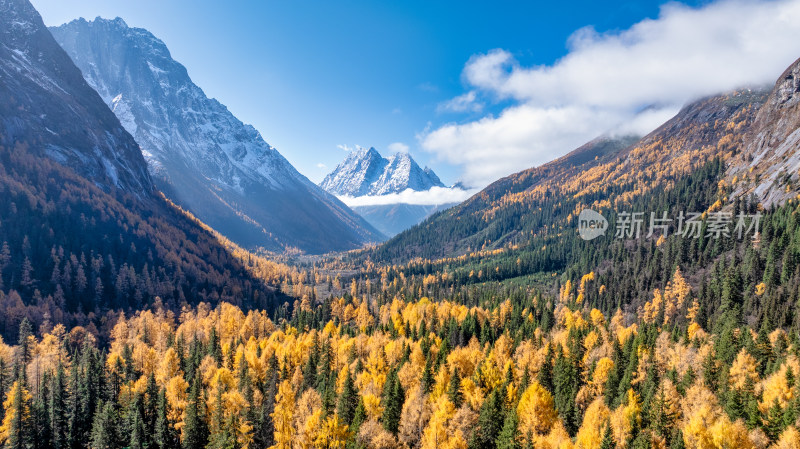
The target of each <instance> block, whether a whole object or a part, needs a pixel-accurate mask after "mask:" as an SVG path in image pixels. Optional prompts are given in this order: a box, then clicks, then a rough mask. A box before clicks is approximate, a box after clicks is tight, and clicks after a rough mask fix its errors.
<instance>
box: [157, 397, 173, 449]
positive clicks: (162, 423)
mask: <svg viewBox="0 0 800 449" xmlns="http://www.w3.org/2000/svg"><path fill="white" fill-rule="evenodd" d="M153 440H154V442H155V444H156V447H158V449H174V448H176V447H177V446H178V444H177V435H176V433H175V429H174V428H173V427H172V423H170V422H169V403H168V402H167V392H166V390H164V389H163V388H162V389H160V390H159V391H158V405H157V409H156V426H155V432H154V434H153Z"/></svg>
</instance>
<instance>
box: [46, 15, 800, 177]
mask: <svg viewBox="0 0 800 449" xmlns="http://www.w3.org/2000/svg"><path fill="white" fill-rule="evenodd" d="M33 3H34V5H35V6H36V7H37V9H38V10H39V11H40V13H41V14H42V16H43V18H44V21H45V23H46V24H47V25H58V24H61V23H64V22H66V21H69V20H71V19H74V18H77V17H85V18H89V19H91V18H94V17H96V16H102V17H106V18H113V17H116V16H119V17H122V18H123V19H125V21H126V22H127V23H128V25H130V26H137V27H143V28H147V29H148V30H150V31H151V32H153V34H155V35H156V36H157V37H159V38H161V39H162V40H163V41H164V42H165V43H166V44H167V46H168V47H169V49H170V51H171V52H172V55H173V57H174V58H175V59H176V60H178V61H179V62H181V63H182V64H184V65H185V66H186V67H187V69H188V71H189V74H190V76H191V77H192V78H193V80H194V81H195V83H196V84H198V85H199V86H200V87H201V88H203V89H204V90H205V92H206V94H207V95H209V96H210V97H215V98H217V99H218V100H220V101H221V102H222V103H223V104H225V105H227V106H228V108H229V109H230V110H231V111H232V112H233V113H234V114H235V115H237V116H238V117H239V118H240V119H241V120H242V121H244V122H246V123H251V124H253V125H254V126H255V127H256V128H257V129H258V130H259V131H260V132H261V133H262V134H263V136H264V137H265V139H266V140H267V141H268V142H269V143H271V144H272V145H274V146H276V147H277V148H278V150H279V151H281V153H282V154H284V156H286V157H287V159H289V161H290V162H292V163H293V164H294V165H295V166H296V167H297V168H298V170H300V171H301V172H302V173H303V174H305V175H306V176H308V177H309V178H310V179H311V180H313V181H315V182H318V181H320V180H321V178H322V177H323V176H324V175H325V174H326V173H327V172H328V171H330V170H331V169H332V168H333V167H334V166H335V165H336V164H337V163H338V162H340V161H341V160H342V159H343V158H344V156H345V153H344V152H343V151H342V150H341V149H340V148H339V146H351V147H352V146H354V145H361V146H375V147H376V148H377V149H378V150H379V151H381V152H382V153H383V154H384V155H388V154H389V153H390V150H389V148H390V145H391V144H393V143H402V144H403V145H406V146H407V147H408V148H409V150H410V152H411V154H412V155H413V156H414V158H415V159H417V160H418V161H419V162H420V164H421V165H424V164H427V165H430V166H431V167H433V168H434V169H435V171H437V173H439V175H440V177H441V178H442V179H443V180H444V181H445V182H446V183H453V182H455V181H457V180H459V179H461V178H464V179H466V180H467V181H468V182H469V183H471V184H474V185H483V184H486V183H487V182H489V181H490V180H491V179H496V178H497V177H499V176H503V175H506V174H509V173H511V172H514V171H518V170H521V169H524V168H527V167H528V166H530V165H533V164H535V163H541V162H544V161H545V160H548V159H552V158H554V157H556V156H558V155H560V154H563V153H564V152H566V151H568V149H569V148H570V147H571V146H573V145H574V143H575V142H580V141H585V140H588V139H587V136H589V137H588V138H591V137H592V136H593V135H592V134H593V133H597V130H598V129H600V130H602V129H605V128H609V127H613V126H612V125H615V123H616V122H613V121H609V122H606V121H601V122H600V123H599V124H598V126H597V127H582V128H581V129H580V130H579V131H580V132H578V131H575V130H572V129H571V130H570V133H572V134H569V133H568V134H569V135H568V138H567V137H563V136H562V135H561V134H559V135H557V136H549V135H548V134H547V133H546V132H544V131H543V132H540V133H539V134H536V135H535V136H534V137H533V138H532V137H531V136H528V135H524V133H523V134H521V135H520V137H519V139H518V140H519V141H517V142H503V143H502V148H500V147H498V152H497V157H502V158H504V159H505V158H508V161H507V162H506V163H504V164H500V165H496V166H495V165H493V164H491V163H488V162H492V161H488V162H487V160H486V156H485V154H486V153H489V154H491V153H492V151H493V150H494V148H493V144H492V139H493V137H492V136H497V135H499V136H501V137H502V139H505V138H506V137H507V136H513V135H516V134H517V131H516V128H514V126H517V125H514V126H511V127H507V126H506V125H505V124H504V123H505V122H503V120H505V119H504V117H506V116H509V117H510V116H511V115H513V114H515V113H516V114H519V112H520V108H522V107H530V108H536V107H539V106H541V108H545V109H546V110H547V111H551V112H552V110H553V108H562V107H564V106H571V105H572V104H573V103H576V101H577V100H575V99H574V98H571V97H570V95H569V94H566V93H564V94H562V96H561V97H555V98H550V97H547V98H542V96H541V95H538V94H535V93H532V91H536V90H537V89H538V92H541V91H542V90H543V89H544V90H547V91H553V92H561V90H562V89H561V86H555V87H554V86H553V85H552V82H550V83H551V84H544V85H542V84H537V83H541V79H542V77H543V76H544V74H545V72H548V73H549V72H557V71H558V70H560V69H561V68H563V67H562V66H566V64H564V61H565V60H567V59H570V58H569V57H570V56H571V55H576V54H577V55H578V56H580V54H583V53H587V52H589V50H591V49H592V48H594V49H595V50H596V49H597V48H598V46H600V47H602V48H605V47H603V46H604V45H605V46H606V47H608V46H610V45H611V44H610V43H609V41H613V40H614V39H617V40H620V41H622V43H621V44H620V43H619V42H617V44H618V45H620V46H622V47H623V48H622V50H621V51H622V52H623V53H624V52H625V51H627V50H629V49H630V48H629V47H635V46H636V42H634V43H630V42H629V41H630V40H631V39H628V38H630V34H631V33H633V32H634V31H635V30H636V29H640V31H641V29H643V30H644V31H642V32H641V33H639V34H636V33H634V34H633V38H632V39H633V40H636V39H639V40H642V41H647V40H648V39H650V40H656V41H658V39H661V40H662V41H663V38H662V37H661V36H662V35H663V34H664V33H670V32H671V33H677V34H680V33H681V28H680V27H678V28H677V30H673V31H663V29H661V31H659V30H660V29H658V27H657V25H658V24H659V23H661V22H664V24H665V27H663V28H664V29H670V28H675V27H670V26H666V25H669V24H670V23H678V25H681V26H686V24H685V23H684V22H687V21H688V22H687V23H691V21H692V20H701V21H702V20H705V19H703V17H705V16H703V14H706V16H711V15H713V16H719V15H722V14H730V15H734V16H735V15H736V14H739V12H737V11H739V10H742V9H744V10H745V11H744V13H745V14H747V15H748V16H750V15H752V14H751V13H748V11H747V8H742V7H741V5H744V4H747V5H750V4H753V5H757V6H753V7H754V8H757V9H758V10H759V11H761V10H765V9H768V7H774V5H776V4H777V5H779V6H781V5H782V6H781V7H782V8H784V9H789V10H790V11H789V12H790V13H791V14H793V13H794V11H795V8H794V7H795V6H796V3H797V2H787V1H782V2H763V3H760V2H746V3H744V2H743V3H741V4H740V3H735V2H731V1H726V2H717V3H708V2H699V3H693V4H691V5H688V6H687V7H685V8H684V7H680V6H678V5H676V4H672V6H668V7H667V8H668V9H670V8H671V9H670V10H672V11H673V13H671V15H670V14H669V13H668V12H664V10H662V9H661V3H663V2H657V1H631V2H609V1H597V0H594V1H582V0H581V1H572V2H549V1H548V2H530V1H527V2H522V1H519V2H514V1H498V2H493V3H492V4H491V5H490V4H489V3H488V2H477V1H457V2H443V1H442V2H438V1H430V0H427V1H416V0H414V1H402V2H401V1H387V2H376V1H366V0H365V1H340V2H330V1H319V2H309V1H241V0H232V1H226V2H218V1H198V0H192V1H188V0H169V1H164V0H155V1H154V0H137V1H130V0H33ZM720 3H721V4H722V6H719V4H720ZM725 5H728V6H729V7H728V8H727V9H726V8H724V6H725ZM731 5H733V6H731ZM765 5H766V6H765ZM787 5H788V6H787ZM714 8H717V9H716V10H715V9H714ZM675 11H677V12H675ZM709 11H710V12H709ZM720 11H722V12H720ZM772 13H774V11H773V12H770V11H765V12H764V15H765V16H768V15H769V14H772ZM684 16H686V17H689V19H686V17H684ZM682 17H683V19H682ZM734 18H736V17H734ZM670 20H671V21H672V22H669V21H670ZM681 20H683V22H681ZM651 23H655V25H654V27H655V28H656V30H655V31H652V32H651V31H648V29H649V28H648V24H651ZM794 23H796V22H794ZM643 24H644V25H643ZM719 26H720V27H724V26H725V25H724V24H720V25H719ZM587 27H590V28H587ZM637 27H638V28H637ZM587 30H592V31H587ZM712 31H713V30H712ZM717 31H719V30H717ZM713 32H715V33H716V34H719V33H718V32H716V31H713ZM737 32H738V31H737ZM626 33H627V34H626ZM648 33H649V34H648ZM781 33H783V34H781ZM787 33H788V32H785V30H784V28H780V27H778V30H777V31H775V32H774V33H773V34H777V36H773V37H774V39H775V40H778V39H784V38H787V37H794V36H786V34H787ZM626 36H628V38H626ZM744 37H745V38H748V39H749V38H750V37H747V36H744ZM695 39H700V40H702V39H703V36H702V35H701V36H699V37H696V38H695ZM709 39H712V38H709ZM670 42H671V41H669V39H667V41H666V42H661V41H658V42H657V44H659V45H657V46H656V47H655V48H661V49H664V50H663V51H664V52H666V53H668V52H669V49H670V48H672V46H671V44H670ZM770 42H771V41H770ZM794 42H800V39H795V40H794ZM794 42H793V43H791V44H784V45H783V48H782V49H781V50H780V51H777V50H775V51H773V52H772V53H776V54H775V55H772V54H770V55H768V56H769V58H771V59H768V62H769V64H771V65H770V66H769V67H768V68H766V69H765V70H763V71H760V72H758V73H757V74H749V73H748V74H747V76H744V81H745V82H754V83H756V82H766V81H768V80H769V79H770V78H769V77H768V76H767V75H765V73H766V74H769V73H772V74H773V75H774V76H773V75H769V76H772V77H773V78H774V77H777V75H778V74H780V71H781V70H782V69H781V70H777V69H776V68H775V67H781V65H783V66H784V67H785V65H786V64H788V63H790V62H791V61H792V60H793V59H790V58H789V57H790V56H791V55H792V54H795V57H797V56H800V44H795V43H794ZM611 43H613V42H611ZM714 45H717V46H719V45H723V46H724V45H725V44H724V43H722V44H720V43H719V42H716V41H715V43H714ZM602 48H601V49H602ZM714 48H715V47H713V46H712V47H710V50H709V49H707V50H706V51H709V52H710V51H713V49H714ZM737 48H738V47H735V46H734V48H732V51H735V50H737ZM587 49H588V50H587ZM756 50H758V51H759V52H760V53H763V51H762V50H759V49H756ZM659 51H660V50H659ZM795 52H796V53H795ZM768 53H769V52H768ZM594 54H597V51H595V53H594ZM601 54H602V52H601ZM634 56H635V54H634ZM758 57H761V56H758ZM621 58H623V60H625V61H627V59H624V56H621ZM753 58H756V56H753ZM573 59H576V58H573ZM629 59H630V58H629ZM667 59H668V58H667ZM729 59H730V58H729ZM751 59H752V58H751ZM786 61H788V62H786ZM752 63H753V61H752V60H746V61H736V64H738V65H736V67H739V66H746V65H748V64H750V65H752ZM578 66H580V64H578ZM701 68H702V67H701ZM564 70H566V69H564ZM775 70H777V71H775ZM592 72H593V69H592V68H591V65H588V69H587V72H586V73H585V75H586V76H587V77H591V76H592V74H593V73H592ZM567 73H571V72H567ZM517 75H519V76H517ZM608 76H610V77H612V78H613V74H610V75H608ZM563 78H564V79H570V76H569V75H568V74H567V75H564V76H563ZM576 78H580V77H576ZM687 78H691V77H687ZM734 78H735V79H733V80H723V82H721V86H720V89H722V88H729V87H730V85H731V83H734V82H735V83H739V84H741V83H742V80H741V78H742V77H739V78H736V77H734ZM517 79H519V80H521V81H519V82H517V81H516V80H517ZM559 79H560V78H559ZM712 81H713V80H712ZM712 81H709V82H708V83H704V84H703V88H702V89H699V90H698V91H696V92H695V91H692V92H691V94H692V95H701V94H705V93H706V92H707V91H713V90H714V89H715V87H714V86H715V85H714V84H713V82H712ZM575 82H576V83H581V81H575ZM689 82H692V81H691V79H687V80H686V83H689ZM726 82H727V84H726ZM525 83H528V84H527V85H528V86H530V89H527V90H526V89H525V88H521V87H520V85H525ZM681 86H682V85H681ZM681 86H676V87H675V89H679V88H680V87H681ZM584 87H586V88H587V89H589V88H591V86H588V87H587V86H584ZM614 88H621V89H625V90H627V86H622V87H612V89H611V90H612V91H613V89H614ZM595 89H596V88H595ZM573 90H574V89H573V88H571V87H570V86H569V85H568V84H567V85H564V86H563V91H564V92H568V91H573ZM644 90H646V89H644ZM665 95H666V98H671V97H669V93H666V94H664V93H661V94H658V95H654V96H653V98H650V97H648V95H645V94H643V96H640V97H636V98H634V99H632V100H631V102H628V103H625V104H624V105H622V106H619V107H618V105H616V104H615V101H614V100H613V99H611V100H609V99H608V98H606V99H602V98H601V99H598V100H597V102H595V103H597V104H595V103H592V104H590V106H591V107H592V108H598V107H599V108H600V109H592V110H593V111H595V113H598V114H602V115H603V116H613V117H615V120H617V121H618V122H620V123H621V122H622V121H625V120H629V119H630V117H631V114H633V113H631V112H628V111H627V110H628V109H631V110H637V111H641V109H642V107H643V106H652V105H654V104H656V105H664V104H663V103H664V101H663V99H664V98H665ZM453 99H457V100H456V101H453ZM686 100H687V97H686V96H681V95H678V96H677V98H676V99H675V101H674V102H672V101H667V102H666V103H671V104H669V105H666V106H669V107H665V109H664V110H663V111H662V113H661V114H660V115H658V116H656V117H650V118H649V120H650V121H649V122H647V123H648V125H647V126H649V123H650V122H653V123H656V122H657V120H661V119H662V118H663V117H666V116H668V114H671V113H674V110H675V108H676V107H677V106H679V105H680V103H682V102H685V101H686ZM578 103H580V101H578ZM609 104H610V105H611V106H609ZM603 107H611V108H613V109H614V113H608V111H607V110H604V109H602V108H603ZM620 108H622V109H625V110H626V112H625V113H620V115H619V116H618V117H617V116H616V115H614V114H616V111H617V110H618V109H620ZM528 112H530V111H528ZM637 113H638V112H637ZM626 114H627V115H626ZM532 117H533V118H526V119H525V120H528V121H527V122H525V123H531V122H530V120H533V121H534V122H536V123H541V124H542V125H541V126H544V127H546V128H547V130H552V129H556V128H557V127H556V128H553V126H550V125H547V123H549V122H548V121H547V119H543V120H539V119H537V118H536V117H537V116H536V115H533V116H532ZM575 117H578V118H580V117H582V116H581V115H580V114H578V115H575V116H567V117H566V118H565V119H564V123H567V122H569V121H570V120H575ZM637 117H638V116H637ZM506 121H508V120H506ZM589 121H592V120H589ZM617 124H618V123H617ZM490 125H491V126H495V128H491V126H490ZM565 126H566V125H565ZM603 127H605V128H603ZM487 129H489V130H488V131H486V130H487ZM498 129H499V130H498ZM547 130H545V131H547ZM562 134H563V133H562ZM537 136H541V139H545V138H547V139H548V140H547V142H553V145H552V147H551V148H547V149H544V150H543V149H542V148H540V147H533V146H530V147H529V146H527V145H526V143H525V142H528V141H531V139H533V140H536V139H537V138H538V137H537ZM562 137H563V138H562ZM465 139H466V140H465ZM502 139H501V140H502ZM391 148H402V145H394V146H392V147H391ZM462 148H463V151H464V158H463V159H464V160H460V158H459V156H460V154H459V152H460V151H462V150H461V149H462ZM504 149H505V150H504ZM482 154H483V155H482Z"/></svg>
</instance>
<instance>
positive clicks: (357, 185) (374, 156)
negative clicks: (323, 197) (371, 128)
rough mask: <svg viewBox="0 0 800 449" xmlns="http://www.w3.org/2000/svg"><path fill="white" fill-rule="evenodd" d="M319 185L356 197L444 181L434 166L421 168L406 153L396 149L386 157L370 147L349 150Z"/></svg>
mask: <svg viewBox="0 0 800 449" xmlns="http://www.w3.org/2000/svg"><path fill="white" fill-rule="evenodd" d="M320 186H321V187H322V188H323V189H325V190H327V191H328V192H330V193H332V194H334V195H339V196H351V197H359V196H364V195H386V194H390V193H400V192H403V191H404V190H406V189H411V190H414V191H418V192H419V191H425V190H429V189H430V188H431V187H444V184H442V181H441V180H439V177H438V176H436V173H434V172H433V170H431V169H430V168H428V167H425V168H424V169H422V168H420V166H419V165H417V163H416V162H415V161H414V159H413V158H411V156H410V155H409V154H408V153H402V152H400V153H396V154H394V155H393V156H391V157H389V158H388V159H387V158H384V157H382V156H381V155H380V153H378V151H377V150H375V148H372V147H370V148H358V149H356V150H355V151H351V152H350V153H349V154H348V155H347V157H346V158H345V160H344V161H343V162H342V163H340V164H339V165H337V166H336V168H335V169H334V170H333V172H331V173H330V174H328V176H326V177H325V179H323V180H322V182H321V183H320Z"/></svg>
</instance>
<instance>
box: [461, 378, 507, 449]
mask: <svg viewBox="0 0 800 449" xmlns="http://www.w3.org/2000/svg"><path fill="white" fill-rule="evenodd" d="M503 425H504V420H503V399H502V397H501V394H500V393H499V392H498V390H497V389H494V390H492V392H491V393H490V394H489V397H488V398H486V401H484V403H483V405H482V406H481V411H480V414H479V415H478V424H477V425H476V427H475V431H474V432H473V433H472V438H470V440H469V448H470V449H493V448H494V445H495V442H496V440H497V436H498V434H499V433H500V428H501V426H503Z"/></svg>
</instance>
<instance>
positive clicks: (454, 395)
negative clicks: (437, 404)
mask: <svg viewBox="0 0 800 449" xmlns="http://www.w3.org/2000/svg"><path fill="white" fill-rule="evenodd" d="M447 397H448V398H449V399H450V402H452V403H453V406H454V407H455V408H459V407H461V402H462V400H463V395H462V393H461V375H460V374H459V372H458V367H455V368H454V369H453V375H452V376H450V383H449V384H448V385H447Z"/></svg>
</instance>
